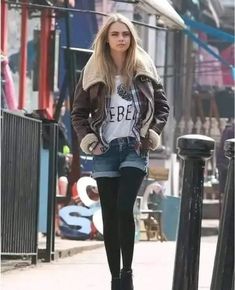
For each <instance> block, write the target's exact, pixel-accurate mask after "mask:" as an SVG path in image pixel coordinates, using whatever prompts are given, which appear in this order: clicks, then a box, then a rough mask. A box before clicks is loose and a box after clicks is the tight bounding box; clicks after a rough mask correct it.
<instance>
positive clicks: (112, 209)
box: [96, 177, 120, 278]
mask: <svg viewBox="0 0 235 290" xmlns="http://www.w3.org/2000/svg"><path fill="white" fill-rule="evenodd" d="M96 182H97V186H98V191H99V195H100V202H101V209H102V217H103V227H104V232H103V236H104V244H105V249H106V254H107V259H108V264H109V268H110V272H111V275H112V278H117V277H119V275H120V241H119V225H118V212H117V195H118V183H119V178H118V177H115V178H110V177H100V178H97V179H96Z"/></svg>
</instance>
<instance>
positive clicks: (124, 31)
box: [110, 30, 129, 33]
mask: <svg viewBox="0 0 235 290" xmlns="http://www.w3.org/2000/svg"><path fill="white" fill-rule="evenodd" d="M110 33H129V30H123V31H116V30H111V31H110Z"/></svg>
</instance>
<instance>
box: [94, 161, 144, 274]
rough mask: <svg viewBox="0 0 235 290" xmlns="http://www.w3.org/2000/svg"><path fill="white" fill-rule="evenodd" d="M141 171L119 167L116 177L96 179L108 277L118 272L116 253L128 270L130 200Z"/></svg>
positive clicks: (131, 244)
mask: <svg viewBox="0 0 235 290" xmlns="http://www.w3.org/2000/svg"><path fill="white" fill-rule="evenodd" d="M144 175H145V173H144V172H143V171H142V170H140V169H138V168H135V167H125V168H122V169H121V176H120V177H100V178H97V179H96V181H97V186H98V190H99V194H100V201H101V208H102V216H103V226H104V232H103V235H104V244H105V249H106V254H107V259H108V264H109V268H110V272H111V275H112V277H118V276H119V273H120V254H121V253H122V264H123V268H124V269H126V270H128V269H131V264H132V259H133V251H134V242H135V223H134V217H133V206H134V202H135V199H136V196H137V193H138V190H139V188H140V185H141V183H142V180H143V178H144Z"/></svg>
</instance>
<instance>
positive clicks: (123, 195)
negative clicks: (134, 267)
mask: <svg viewBox="0 0 235 290" xmlns="http://www.w3.org/2000/svg"><path fill="white" fill-rule="evenodd" d="M144 176H145V172H143V171H142V170H140V169H138V168H135V167H124V168H122V169H121V177H120V181H119V190H118V216H119V226H120V243H121V252H122V261H123V269H124V271H129V270H131V264H132V259H133V251H134V243H135V222H134V216H133V207H134V203H135V199H136V196H137V193H138V191H139V188H140V186H141V183H142V181H143V178H144Z"/></svg>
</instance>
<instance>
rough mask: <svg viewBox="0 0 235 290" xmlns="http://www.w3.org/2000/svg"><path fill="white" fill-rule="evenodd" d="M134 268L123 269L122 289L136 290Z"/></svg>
mask: <svg viewBox="0 0 235 290" xmlns="http://www.w3.org/2000/svg"><path fill="white" fill-rule="evenodd" d="M132 277H133V275H132V270H125V269H122V271H121V290H134V286H133V279H132Z"/></svg>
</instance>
